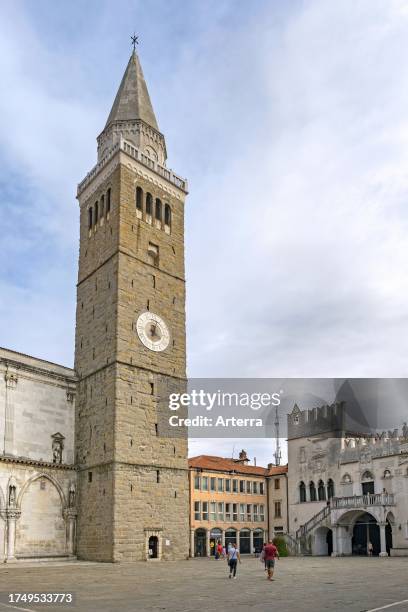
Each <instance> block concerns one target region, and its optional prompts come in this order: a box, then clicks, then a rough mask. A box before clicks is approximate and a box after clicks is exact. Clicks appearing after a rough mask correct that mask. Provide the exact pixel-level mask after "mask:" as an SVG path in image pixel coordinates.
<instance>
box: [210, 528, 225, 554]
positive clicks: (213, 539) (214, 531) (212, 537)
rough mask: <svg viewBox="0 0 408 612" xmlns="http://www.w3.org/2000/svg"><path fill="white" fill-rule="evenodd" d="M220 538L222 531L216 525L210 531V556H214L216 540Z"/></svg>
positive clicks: (219, 540)
mask: <svg viewBox="0 0 408 612" xmlns="http://www.w3.org/2000/svg"><path fill="white" fill-rule="evenodd" d="M221 539H222V531H221V529H218V528H217V527H216V528H215V529H211V532H210V555H211V556H212V557H214V556H215V550H216V547H217V544H218V542H221Z"/></svg>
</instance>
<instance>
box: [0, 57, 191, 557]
mask: <svg viewBox="0 0 408 612" xmlns="http://www.w3.org/2000/svg"><path fill="white" fill-rule="evenodd" d="M97 144H98V146H97V158H98V159H97V164H96V165H95V166H94V167H93V168H92V169H91V170H90V172H89V173H88V174H87V175H86V177H85V178H84V180H82V181H81V183H80V184H79V185H78V192H77V197H78V202H79V208H80V244H79V271H78V285H77V316H76V344H75V370H70V369H69V368H64V367H63V366H59V365H55V364H50V363H48V362H46V361H43V360H39V359H35V358H33V357H29V356H26V355H21V354H18V353H15V352H13V351H8V350H5V349H1V350H0V376H1V380H0V419H1V422H2V424H3V435H2V436H1V438H2V440H3V454H2V456H1V458H0V504H1V513H0V558H4V559H5V560H6V561H13V560H22V559H25V558H33V557H34V558H35V557H38V558H39V557H41V558H43V557H48V558H52V557H64V556H65V557H70V556H73V555H77V557H78V558H81V559H89V560H95V561H121V560H125V561H134V560H143V559H152V558H157V559H182V558H186V557H187V556H188V554H189V526H188V521H189V512H188V509H189V480H188V464H187V431H186V429H185V428H177V430H176V431H175V429H174V428H170V427H169V426H167V427H166V419H165V406H163V405H162V402H161V398H162V397H163V396H164V395H165V392H166V390H168V389H177V390H179V389H180V388H183V385H184V384H185V379H186V340H185V274H184V203H185V198H186V195H187V190H188V188H187V181H186V180H185V179H183V178H180V177H179V176H177V175H176V174H175V173H174V172H173V171H172V170H170V169H168V168H167V166H166V159H167V149H166V142H165V138H164V136H163V134H162V133H161V132H160V130H159V127H158V123H157V120H156V116H155V113H154V110H153V107H152V104H151V101H150V97H149V93H148V90H147V86H146V82H145V79H144V76H143V72H142V68H141V65H140V61H139V58H138V55H137V54H136V52H133V53H132V55H131V57H130V59H129V62H128V65H127V68H126V71H125V73H124V76H123V78H122V82H121V84H120V87H119V90H118V92H117V95H116V98H115V100H114V103H113V106H112V109H111V111H110V113H109V116H108V119H107V122H106V125H105V127H104V128H103V130H102V132H101V134H100V135H99V136H98V139H97Z"/></svg>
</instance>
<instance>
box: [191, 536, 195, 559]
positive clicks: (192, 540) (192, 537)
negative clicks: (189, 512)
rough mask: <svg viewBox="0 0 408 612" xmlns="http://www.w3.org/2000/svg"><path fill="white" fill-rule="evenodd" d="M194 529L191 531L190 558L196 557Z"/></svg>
mask: <svg viewBox="0 0 408 612" xmlns="http://www.w3.org/2000/svg"><path fill="white" fill-rule="evenodd" d="M194 554H195V550H194V529H190V557H194Z"/></svg>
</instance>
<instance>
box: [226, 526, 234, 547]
mask: <svg viewBox="0 0 408 612" xmlns="http://www.w3.org/2000/svg"><path fill="white" fill-rule="evenodd" d="M236 543H237V530H236V529H227V531H226V532H225V548H226V549H227V550H228V544H235V545H236Z"/></svg>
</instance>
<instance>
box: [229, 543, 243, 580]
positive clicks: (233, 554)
mask: <svg viewBox="0 0 408 612" xmlns="http://www.w3.org/2000/svg"><path fill="white" fill-rule="evenodd" d="M238 561H239V562H240V563H241V556H240V554H239V550H238V548H237V547H236V545H235V544H231V548H230V549H229V550H228V565H229V577H230V578H234V580H235V579H236V577H237V563H238Z"/></svg>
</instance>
